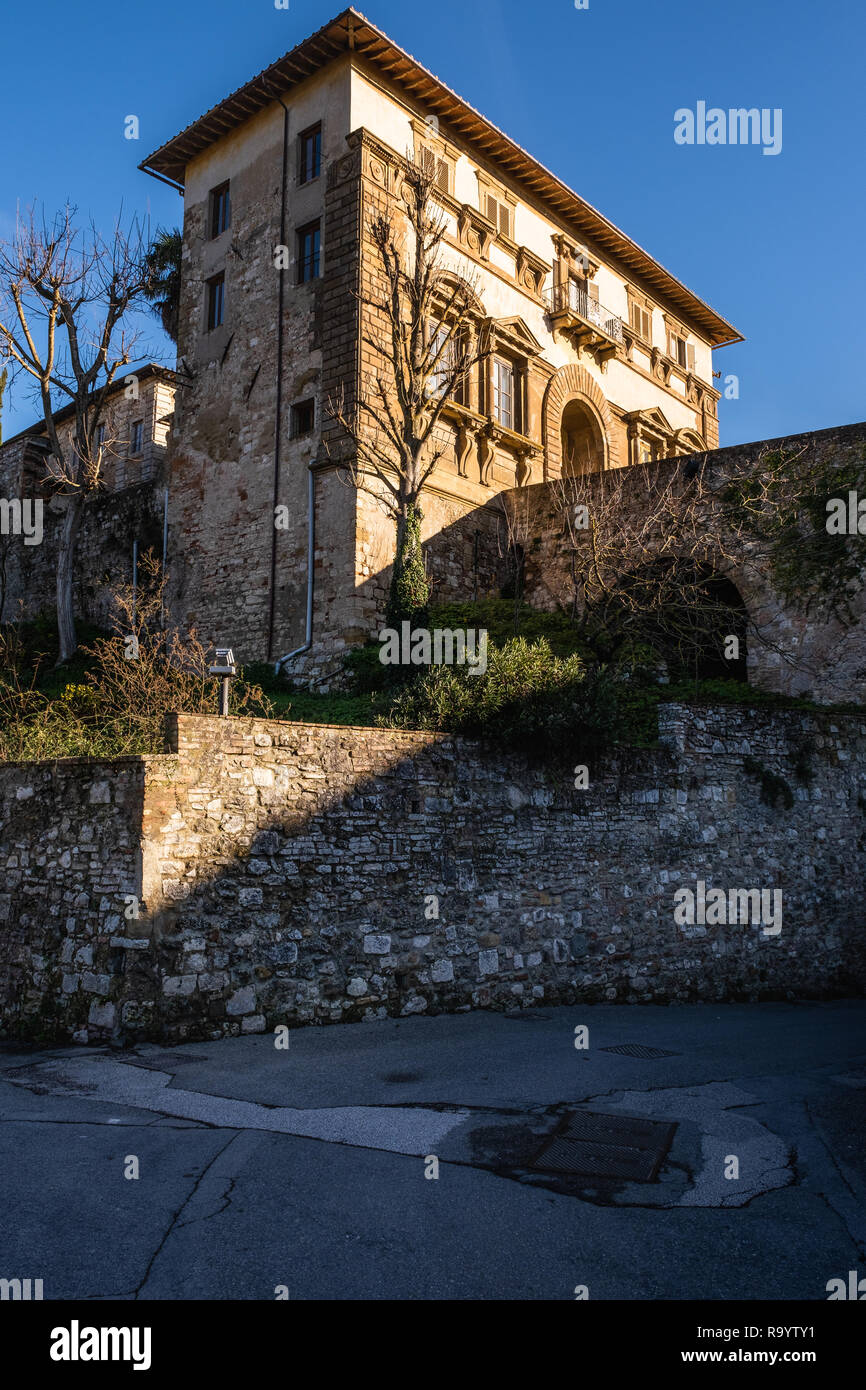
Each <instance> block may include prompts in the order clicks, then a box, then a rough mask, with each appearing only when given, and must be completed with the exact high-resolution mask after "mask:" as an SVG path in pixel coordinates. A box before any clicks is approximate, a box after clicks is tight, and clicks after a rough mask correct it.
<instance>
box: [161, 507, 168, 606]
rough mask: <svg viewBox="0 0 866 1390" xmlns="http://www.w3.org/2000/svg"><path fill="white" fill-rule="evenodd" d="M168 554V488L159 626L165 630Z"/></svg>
mask: <svg viewBox="0 0 866 1390" xmlns="http://www.w3.org/2000/svg"><path fill="white" fill-rule="evenodd" d="M167 554H168V488H166V489H165V493H164V496H163V499H162V600H161V602H160V605H159V625H160V627H161V628H163V629H165V562H166V556H167Z"/></svg>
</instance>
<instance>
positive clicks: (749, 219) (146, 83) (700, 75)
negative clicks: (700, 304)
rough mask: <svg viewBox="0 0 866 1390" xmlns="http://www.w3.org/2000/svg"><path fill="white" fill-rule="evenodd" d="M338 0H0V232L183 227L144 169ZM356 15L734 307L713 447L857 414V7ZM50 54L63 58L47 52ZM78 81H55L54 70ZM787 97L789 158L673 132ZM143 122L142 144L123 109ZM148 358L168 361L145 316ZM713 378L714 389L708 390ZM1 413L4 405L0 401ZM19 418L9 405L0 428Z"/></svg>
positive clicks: (860, 404) (778, 104)
mask: <svg viewBox="0 0 866 1390" xmlns="http://www.w3.org/2000/svg"><path fill="white" fill-rule="evenodd" d="M340 8H341V6H340V3H339V0H290V7H289V9H288V10H277V9H276V8H275V5H274V0H173V2H172V3H169V0H148V4H147V5H146V6H139V5H118V4H117V3H116V0H112V3H109V0H87V3H86V4H85V5H84V6H79V5H71V4H69V3H68V2H67V0H42V4H41V5H40V26H39V29H40V42H39V49H38V52H37V51H36V49H35V48H34V42H33V12H32V6H29V5H25V4H23V3H22V2H21V0H6V4H5V5H4V16H3V44H2V53H0V130H2V136H0V236H4V235H8V233H9V231H10V229H11V226H12V222H13V219H14V216H15V209H16V204H19V203H20V205H21V206H26V205H27V204H28V203H30V202H31V201H32V200H33V199H34V198H38V199H39V200H40V202H42V203H44V204H45V205H46V206H47V207H48V208H49V209H50V210H53V209H54V208H56V207H60V206H62V204H63V203H64V202H65V201H66V200H67V199H69V200H71V201H72V202H74V203H75V204H77V206H78V208H79V210H80V213H81V214H82V215H86V216H88V217H89V216H90V215H91V214H92V215H93V216H94V217H95V219H96V220H97V222H98V223H99V224H100V225H102V226H104V227H105V228H106V229H107V228H109V227H110V226H111V223H112V221H113V219H114V217H115V215H116V213H117V210H118V208H119V206H120V204H121V202H122V204H123V207H124V209H125V210H126V212H127V213H130V214H131V213H133V212H138V213H141V214H142V215H148V214H149V216H150V218H151V220H152V225H153V226H154V227H156V225H157V224H158V223H164V224H170V225H173V224H174V223H176V222H179V220H180V212H181V202H180V198H179V197H178V195H177V194H176V193H175V192H173V191H172V190H171V189H169V188H166V187H165V186H163V185H161V184H159V183H157V182H156V181H155V180H154V179H151V178H148V177H147V176H146V175H144V174H141V173H139V171H138V169H137V167H136V166H137V164H138V162H139V161H140V160H141V159H143V158H144V157H145V156H146V155H147V154H149V153H150V152H151V151H152V150H153V149H155V148H156V147H157V146H158V145H160V144H161V143H162V142H163V141H164V140H166V139H168V138H169V137H171V136H172V135H174V134H176V133H177V132H178V131H179V130H181V129H182V127H183V126H185V125H187V124H189V122H190V121H191V120H193V119H195V118H196V117H197V116H199V115H200V114H201V113H202V112H204V111H205V110H206V109H207V108H208V107H210V106H212V105H213V104H214V103H215V102H217V101H218V100H220V99H221V98H222V97H223V96H225V95H226V94H227V93H228V92H229V91H231V90H233V89H234V88H236V87H238V86H240V85H241V84H242V83H243V82H245V81H246V80H247V79H248V78H250V77H251V76H253V74H254V73H256V72H258V71H260V70H261V69H262V68H263V67H266V66H267V65H268V64H269V63H271V62H272V61H273V60H274V59H275V58H276V57H278V56H279V55H280V54H281V53H283V52H285V51H286V50H287V49H289V48H291V47H292V46H293V45H294V44H295V43H296V42H298V41H299V40H300V39H302V38H304V37H305V36H306V35H307V34H309V33H311V32H312V31H313V30H315V29H316V28H318V27H320V25H322V24H323V23H324V22H325V21H327V20H328V19H329V18H331V17H332V16H333V15H334V14H336V13H338V12H339V10H340ZM358 8H360V9H362V10H363V11H364V12H365V13H367V15H368V17H369V18H370V19H371V20H372V21H373V22H374V23H375V24H377V25H378V26H379V27H380V28H382V29H384V30H386V32H387V33H388V34H390V36H391V37H392V38H393V39H394V40H396V42H398V43H399V44H401V45H402V47H404V48H406V49H408V51H409V52H410V53H412V54H414V56H415V57H416V58H418V59H419V60H420V61H421V62H422V63H424V65H425V66H426V67H428V68H430V69H431V70H432V71H433V72H434V73H435V74H436V75H437V76H439V77H440V78H442V80H443V81H445V82H446V83H447V84H448V85H449V86H451V87H453V88H454V89H455V90H456V91H457V92H459V93H460V95H461V96H463V97H465V98H466V99H467V100H468V101H469V102H471V103H472V105H473V106H475V107H477V108H478V109H479V110H481V111H482V112H484V114H485V115H487V116H488V117H489V118H490V119H491V120H492V121H494V122H495V123H496V124H497V125H499V126H501V127H502V128H503V129H504V130H505V131H507V133H508V134H509V135H511V136H512V137H513V138H514V139H516V140H517V141H518V142H519V143H520V144H521V145H523V146H524V147H525V148H526V149H527V150H529V151H530V152H531V153H532V154H534V155H536V156H537V157H538V158H539V159H540V160H541V162H542V163H544V164H546V165H547V166H548V167H549V168H550V169H552V170H553V171H554V172H555V173H557V174H558V175H559V176H560V177H561V178H563V179H564V180H565V181H566V182H567V183H569V184H570V185H571V186H572V187H573V188H575V189H576V190H577V191H578V192H579V193H580V194H581V195H582V196H583V197H585V198H587V199H588V200H589V201H590V202H591V203H593V204H594V205H595V206H596V207H598V208H599V209H600V210H601V211H602V212H603V213H605V215H606V216H608V217H610V218H611V220H612V221H614V222H615V223H617V225H618V226H620V227H621V228H622V229H623V230H624V231H626V232H627V233H628V234H629V235H630V236H632V237H634V239H635V240H636V241H638V242H639V243H640V244H641V245H642V246H644V247H645V248H646V249H647V250H648V251H650V252H651V253H652V254H653V255H654V256H656V257H657V258H658V259H659V260H660V261H661V262H662V264H663V265H665V266H667V267H668V268H669V269H670V270H672V271H673V272H674V273H675V274H676V275H677V276H679V278H680V279H682V280H684V281H685V283H686V284H687V285H688V286H689V287H690V288H691V289H693V290H695V291H696V292H697V293H698V294H699V295H701V297H702V298H704V299H706V300H707V301H708V302H709V303H710V304H712V305H713V306H714V308H716V309H718V310H719V311H720V312H721V313H722V314H724V316H725V317H726V318H727V319H729V320H730V321H731V322H733V323H734V324H735V325H736V327H737V328H738V329H739V330H740V331H741V332H742V333H743V334H744V336H745V337H746V339H747V341H746V343H744V344H741V345H738V346H736V347H731V348H725V349H722V350H721V351H719V352H718V353H717V354H716V370H720V371H721V372H722V373H723V377H724V376H727V375H728V374H731V373H733V374H736V376H737V377H738V379H739V399H737V400H725V399H723V400H722V401H721V402H720V409H719V414H720V425H721V436H722V437H721V442H722V443H723V444H735V443H738V442H741V441H744V440H752V439H762V438H770V437H773V436H775V435H780V434H789V433H793V432H795V431H799V430H805V429H820V428H823V427H826V426H830V425H835V424H844V423H848V422H851V421H857V420H861V419H863V418H864V417H866V405H864V390H863V368H864V357H866V314H864V312H863V303H864V298H866V269H864V254H863V245H864V242H866V236H864V220H866V219H864V212H866V184H864V177H863V175H864V168H863V153H862V151H863V144H862V141H863V130H864V107H866V100H864V95H863V92H864V81H863V71H862V61H863V51H864V46H866V42H864V41H866V16H864V8H863V7H862V6H861V5H859V4H857V3H855V0H821V3H820V4H819V3H815V2H814V0H811V2H810V3H807V0H788V3H783V2H782V0H725V2H724V4H722V3H709V0H691V3H683V0H679V3H663V2H661V3H660V2H659V0H589V7H588V8H587V9H583V10H577V9H576V8H575V5H574V0H533V3H531V4H527V3H523V0H472V3H467V0H437V3H436V4H435V5H430V4H427V5H422V4H413V3H407V0H367V3H365V4H359V5H358ZM55 52H56V53H57V54H58V55H59V56H58V58H57V60H56V61H55V60H54V59H53V57H52V55H53V53H55ZM70 74H71V80H69V76H70ZM699 101H705V102H706V103H707V106H708V107H713V106H717V107H721V108H723V109H725V110H727V109H729V108H731V107H753V106H756V107H758V108H769V109H775V108H781V110H782V113H783V125H782V130H783V142H782V150H781V153H780V154H778V155H776V156H767V155H764V154H763V153H762V150H761V148H760V147H757V146H738V145H734V146H727V145H725V146H710V145H704V146H698V145H694V146H680V145H677V144H675V142H674V138H673V132H674V112H675V111H676V110H677V109H678V108H685V107H689V108H692V109H694V108H695V107H696V104H697V103H698V102H699ZM130 114H134V115H137V116H138V117H139V120H140V128H141V135H140V139H139V140H138V141H130V140H126V139H124V135H123V130H124V118H125V117H126V116H127V115H130ZM146 336H147V341H146V344H145V345H144V346H145V351H144V353H143V355H144V356H153V357H155V358H156V359H157V360H162V361H167V362H169V361H171V360H172V354H171V347H170V344H169V343H168V342H167V340H166V339H164V337H163V336H162V334H161V332H160V331H159V329H158V328H157V327H156V326H155V325H150V323H148V326H147V335H146ZM717 384H719V383H717ZM10 407H11V408H10ZM32 418H34V409H33V404H32V402H31V400H30V399H29V398H28V397H27V396H26V395H24V394H23V393H22V392H19V393H18V396H17V398H16V400H14V401H12V402H8V401H7V405H6V409H5V411H4V419H3V429H4V434H5V435H6V436H7V437H8V436H9V435H10V434H11V433H13V432H14V431H15V430H16V429H20V428H22V427H23V426H24V425H26V424H29V423H30V421H31V419H32Z"/></svg>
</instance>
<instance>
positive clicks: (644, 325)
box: [628, 299, 652, 343]
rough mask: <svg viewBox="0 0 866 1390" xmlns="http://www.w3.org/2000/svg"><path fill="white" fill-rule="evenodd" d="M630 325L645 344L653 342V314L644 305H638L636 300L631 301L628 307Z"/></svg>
mask: <svg viewBox="0 0 866 1390" xmlns="http://www.w3.org/2000/svg"><path fill="white" fill-rule="evenodd" d="M628 318H629V323H630V324H631V326H632V328H633V329H634V331H635V333H636V334H637V336H638V337H639V338H641V339H642V340H643V341H644V342H645V343H651V342H652V313H651V311H650V310H649V309H648V308H646V307H645V306H644V305H643V304H638V302H637V300H636V299H631V300H629V306H628Z"/></svg>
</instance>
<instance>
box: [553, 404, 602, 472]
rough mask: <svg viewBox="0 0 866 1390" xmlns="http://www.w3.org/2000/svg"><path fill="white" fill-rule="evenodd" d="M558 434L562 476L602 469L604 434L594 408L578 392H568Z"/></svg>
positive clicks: (600, 470)
mask: <svg viewBox="0 0 866 1390" xmlns="http://www.w3.org/2000/svg"><path fill="white" fill-rule="evenodd" d="M559 435H560V444H561V449H562V464H561V467H562V476H563V477H564V478H567V477H578V476H580V475H583V474H586V473H601V472H602V471H603V470H604V467H605V464H606V462H607V448H606V445H605V438H604V434H603V433H602V429H601V425H600V423H599V420H598V416H597V415H596V413H595V411H594V410H591V409H590V407H589V406H588V405H587V403H586V401H585V400H583V399H582V398H581V397H580V396H572V398H571V400H570V401H569V402H568V403H567V405H566V407H565V409H564V410H563V412H562V420H561V422H560V427H559Z"/></svg>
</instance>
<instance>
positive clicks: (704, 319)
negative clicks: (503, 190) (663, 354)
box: [139, 9, 744, 347]
mask: <svg viewBox="0 0 866 1390" xmlns="http://www.w3.org/2000/svg"><path fill="white" fill-rule="evenodd" d="M347 53H355V54H357V55H358V56H359V57H360V58H361V59H363V60H365V61H367V62H369V63H372V64H373V65H374V67H375V68H376V69H378V70H379V71H380V72H382V73H384V75H385V76H386V77H387V78H388V79H389V80H390V81H391V82H393V83H395V84H396V85H397V86H399V87H401V88H403V89H404V90H405V91H406V92H408V93H409V95H410V96H412V97H413V98H414V99H415V100H416V101H418V102H420V103H422V104H423V108H424V110H425V111H426V112H428V113H429V114H430V115H435V116H437V117H438V118H439V119H440V120H442V121H444V122H445V123H447V125H449V126H450V127H451V129H452V130H453V131H454V133H455V134H457V135H460V136H462V137H463V139H465V140H466V141H467V143H469V144H471V145H472V146H474V147H475V148H477V149H478V150H479V151H480V152H482V153H483V154H484V155H485V156H486V157H487V158H489V159H490V160H491V161H492V162H493V163H494V164H496V165H497V166H498V167H499V168H501V169H502V170H503V171H505V172H506V173H507V174H510V175H511V177H512V178H513V179H514V180H515V182H517V183H519V184H521V185H522V186H523V187H524V188H526V189H527V190H529V191H530V192H531V193H533V194H534V196H535V197H536V198H537V199H538V200H539V202H541V203H543V204H544V205H545V206H546V207H548V208H550V210H551V211H552V212H554V213H555V214H556V215H557V217H558V218H559V219H560V220H561V221H562V223H563V225H565V226H568V227H571V228H573V229H574V231H575V232H576V233H577V234H578V235H581V236H584V237H586V238H588V239H589V240H591V241H593V242H594V243H595V244H596V245H597V246H598V247H599V249H600V250H603V251H605V252H607V254H608V255H609V256H610V257H612V258H613V259H615V260H616V261H618V262H619V264H620V266H621V267H623V268H624V269H626V270H627V271H629V272H630V273H631V274H633V275H634V276H635V277H636V278H637V279H639V280H640V282H641V284H642V285H644V286H646V287H647V288H648V289H649V290H651V291H654V292H655V293H656V294H657V295H659V296H660V297H661V298H663V299H664V300H666V302H667V303H668V304H669V305H671V306H672V307H673V308H675V309H677V310H678V311H679V312H680V313H681V314H682V316H683V317H684V318H686V319H688V321H689V323H691V324H692V325H693V326H694V327H695V328H697V329H699V330H700V331H701V332H702V333H703V334H704V336H705V338H706V340H707V342H709V343H710V345H711V346H712V347H726V346H728V345H730V344H732V343H741V342H743V341H744V340H743V335H742V334H741V333H739V332H738V331H737V329H736V328H734V327H733V325H732V324H730V323H728V321H727V320H726V319H724V318H722V316H721V315H720V314H718V313H717V312H716V310H715V309H713V308H711V307H710V305H708V304H707V303H705V301H704V300H702V299H699V298H698V296H697V295H695V294H694V293H693V292H692V291H691V290H690V289H688V288H687V286H685V285H684V284H683V283H682V281H681V280H678V279H677V278H676V276H675V275H673V274H671V272H670V271H669V270H666V269H665V267H664V266H663V265H661V264H660V263H659V262H658V261H657V260H655V258H654V257H653V256H651V255H650V254H649V252H647V251H644V250H643V248H642V247H640V246H638V245H637V243H636V242H634V241H632V239H631V237H629V236H627V235H626V233H625V232H623V231H621V230H620V228H619V227H617V226H615V225H614V223H613V222H611V221H609V219H608V218H606V217H604V216H603V214H602V213H600V212H599V211H598V210H597V209H596V208H594V207H593V206H592V205H591V204H590V203H587V202H586V201H585V200H584V199H583V198H581V197H579V196H578V194H576V193H574V192H573V190H572V189H570V188H569V187H568V186H567V185H566V184H564V183H563V182H562V180H561V179H558V178H557V177H556V175H555V174H553V173H551V172H550V170H549V169H546V168H545V167H544V166H543V165H541V164H539V163H538V161H537V160H536V159H534V158H533V157H532V155H530V154H528V153H527V152H526V150H523V149H521V147H520V146H519V145H517V144H515V142H514V141H513V140H511V139H509V137H508V136H507V135H505V134H504V133H503V132H502V131H501V130H498V129H497V127H496V126H494V125H492V124H491V123H490V121H488V120H487V119H486V117H484V116H482V115H481V114H480V112H478V111H476V110H474V108H473V107H471V106H469V105H468V103H467V102H465V101H463V99H462V98H461V97H459V96H457V94H456V93H455V92H452V91H451V90H450V88H448V87H446V86H445V85H444V83H442V82H440V81H439V79H438V78H437V77H434V76H433V74H432V73H430V72H428V71H427V69H426V68H424V67H422V66H421V64H420V63H418V62H417V61H416V60H415V59H414V58H412V57H411V56H410V55H409V54H408V53H405V52H404V51H403V49H401V48H399V47H398V46H397V44H395V43H394V42H393V41H392V40H391V39H389V38H388V36H387V35H386V34H383V33H382V32H381V30H379V29H377V28H376V26H375V25H374V24H371V23H370V21H369V20H368V19H366V18H365V17H364V16H363V15H362V14H360V13H359V12H358V11H357V10H355V9H347V10H344V11H343V12H342V14H340V15H337V16H336V18H335V19H332V20H330V21H329V22H328V23H327V24H325V25H324V26H323V27H322V28H321V29H319V30H318V32H317V33H315V34H312V35H311V36H310V37H309V38H308V39H304V41H303V42H302V43H300V44H298V45H297V47H296V48H293V49H292V50H291V52H290V53H286V54H284V55H283V57H282V58H279V59H278V60H277V61H276V62H275V63H272V64H271V66H270V67H269V68H266V69H265V70H264V71H263V72H261V73H259V74H258V76H257V77H254V78H252V80H251V81H250V82H247V83H246V85H245V86H243V87H239V88H238V89H237V91H235V92H232V93H231V95H230V96H228V97H226V98H225V99H224V100H223V101H221V102H220V103H219V104H218V105H217V106H214V107H212V109H211V110H210V111H208V112H206V113H205V115H203V116H201V117H199V119H198V120H197V121H194V122H193V123H192V124H191V125H189V126H187V127H186V129H185V130H182V131H181V132H180V134H179V135H176V136H175V137H174V139H172V140H169V141H167V142H166V144H164V145H161V146H160V148H159V149H158V150H155V151H154V153H153V154H151V155H149V156H148V157H147V159H145V160H143V161H142V163H141V164H140V165H139V168H140V169H142V170H143V171H144V172H145V173H147V174H151V175H152V176H153V177H154V178H158V179H161V180H162V181H163V182H166V183H169V184H171V185H172V187H174V188H178V189H180V190H181V191H182V190H183V185H184V179H185V175H186V169H187V166H188V165H189V164H190V163H191V162H192V160H194V159H196V158H197V157H198V156H199V155H200V154H202V153H203V152H204V150H206V149H208V148H209V147H210V146H211V145H213V144H215V143H216V141H217V140H220V139H222V138H223V137H224V136H226V135H228V134H230V133H231V132H232V131H233V130H236V129H237V128H238V127H239V126H241V125H243V123H244V122H245V121H248V120H249V119H250V118H251V117H253V116H255V115H258V113H259V112H260V111H263V110H265V109H266V108H267V107H268V106H270V105H271V104H272V103H273V102H274V101H276V100H277V99H278V98H279V97H282V96H284V95H285V94H286V93H288V92H289V91H291V89H292V88H293V87H295V86H297V85H298V84H299V83H301V82H305V81H306V80H307V78H309V77H311V76H313V75H314V74H315V73H316V72H319V71H321V69H322V68H324V67H326V66H327V65H328V64H329V63H332V62H333V61H334V60H335V59H337V58H340V57H343V56H344V55H345V54H347Z"/></svg>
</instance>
